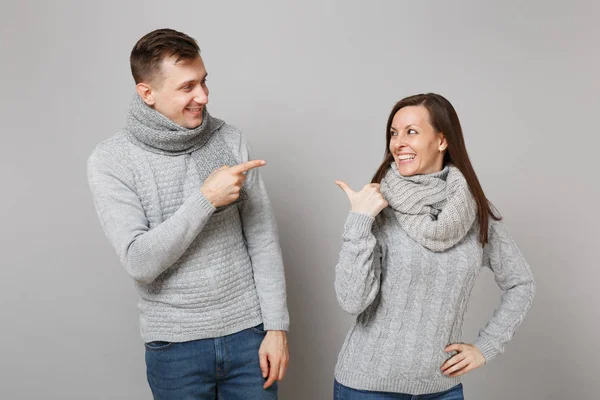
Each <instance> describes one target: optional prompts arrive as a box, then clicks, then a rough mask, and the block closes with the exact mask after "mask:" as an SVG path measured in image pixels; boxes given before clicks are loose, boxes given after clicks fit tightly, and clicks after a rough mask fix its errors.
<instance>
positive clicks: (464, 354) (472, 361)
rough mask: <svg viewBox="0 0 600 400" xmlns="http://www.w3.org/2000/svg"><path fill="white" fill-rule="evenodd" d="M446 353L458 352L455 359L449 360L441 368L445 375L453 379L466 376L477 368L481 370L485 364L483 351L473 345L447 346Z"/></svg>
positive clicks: (457, 344) (455, 344) (456, 344)
mask: <svg viewBox="0 0 600 400" xmlns="http://www.w3.org/2000/svg"><path fill="white" fill-rule="evenodd" d="M444 351H445V352H450V351H457V352H458V354H455V355H454V356H453V357H451V358H450V359H449V360H447V361H446V362H445V363H444V365H442V367H441V370H442V372H443V373H444V375H447V376H450V377H452V378H454V377H456V376H460V375H463V374H466V373H467V372H469V371H472V370H474V369H475V368H479V367H481V366H482V365H483V364H485V357H484V356H483V354H482V353H481V350H479V349H478V348H477V346H474V345H472V344H466V343H454V344H451V345H449V346H446V348H445V349H444Z"/></svg>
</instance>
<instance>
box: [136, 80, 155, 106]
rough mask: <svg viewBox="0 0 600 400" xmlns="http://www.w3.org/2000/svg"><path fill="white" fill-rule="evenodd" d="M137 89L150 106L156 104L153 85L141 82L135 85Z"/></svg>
mask: <svg viewBox="0 0 600 400" xmlns="http://www.w3.org/2000/svg"><path fill="white" fill-rule="evenodd" d="M135 90H136V92H137V94H138V95H139V96H140V97H141V98H142V100H144V103H146V104H148V105H149V106H153V105H154V103H155V100H154V95H153V93H152V87H150V85H148V84H147V83H143V82H141V83H138V84H137V85H135Z"/></svg>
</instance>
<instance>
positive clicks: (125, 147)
mask: <svg viewBox="0 0 600 400" xmlns="http://www.w3.org/2000/svg"><path fill="white" fill-rule="evenodd" d="M130 147H131V142H130V141H129V140H128V139H127V137H126V136H125V134H124V133H123V132H118V133H116V134H114V135H112V136H111V137H109V138H106V139H104V140H103V141H101V142H100V143H98V144H97V145H96V147H95V148H94V150H92V153H91V154H90V157H89V159H88V163H92V162H94V160H104V161H107V159H110V160H112V161H118V162H121V163H125V164H126V163H127V160H128V159H129V158H130V157H131V156H130V154H131V148H130Z"/></svg>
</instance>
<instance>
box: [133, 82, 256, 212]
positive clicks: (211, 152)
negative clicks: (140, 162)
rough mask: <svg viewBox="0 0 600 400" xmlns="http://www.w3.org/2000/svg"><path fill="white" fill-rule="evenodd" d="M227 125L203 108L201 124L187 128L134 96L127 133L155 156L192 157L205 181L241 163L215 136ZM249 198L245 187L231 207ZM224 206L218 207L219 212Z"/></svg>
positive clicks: (222, 141) (217, 136) (136, 95)
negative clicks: (189, 155)
mask: <svg viewBox="0 0 600 400" xmlns="http://www.w3.org/2000/svg"><path fill="white" fill-rule="evenodd" d="M224 125H225V122H224V121H222V120H220V119H217V118H213V117H211V115H210V114H209V113H208V110H207V109H206V107H204V109H203V110H202V124H200V126H198V127H196V128H194V129H188V128H185V127H183V126H181V125H179V124H177V123H175V122H173V121H171V120H170V119H169V118H167V117H165V116H164V115H162V114H161V113H159V112H158V111H156V110H154V109H153V108H151V107H149V106H148V105H147V104H146V103H145V102H144V101H143V100H142V98H141V97H140V96H139V95H138V94H137V93H135V94H134V95H133V99H132V100H131V104H130V106H129V115H128V116H127V125H126V126H125V133H126V134H127V136H128V137H129V139H130V140H131V141H132V142H133V143H134V144H136V145H137V146H139V147H141V148H143V149H144V150H148V151H151V152H153V153H157V154H161V155H166V156H178V155H182V154H191V158H192V159H193V160H194V161H195V162H196V166H197V170H198V174H199V176H200V180H201V181H202V182H204V181H205V180H206V178H207V177H208V176H209V175H210V174H211V173H212V172H213V171H214V170H216V169H218V168H220V167H222V166H223V165H228V166H233V165H236V164H238V161H237V160H236V159H235V157H234V156H233V154H232V152H231V148H230V147H229V146H228V145H227V143H226V142H225V140H224V139H223V138H222V137H221V136H222V135H216V134H215V133H216V132H217V131H218V130H219V129H221V127H223V126H224ZM197 150H201V151H197ZM247 198H248V196H247V193H246V190H245V189H244V188H243V187H242V190H241V192H240V196H239V198H238V199H237V200H236V201H234V202H233V203H231V204H236V203H238V202H240V201H244V200H246V199H247ZM231 204H230V205H231ZM225 207H227V206H222V207H218V208H217V211H221V210H222V209H224V208H225Z"/></svg>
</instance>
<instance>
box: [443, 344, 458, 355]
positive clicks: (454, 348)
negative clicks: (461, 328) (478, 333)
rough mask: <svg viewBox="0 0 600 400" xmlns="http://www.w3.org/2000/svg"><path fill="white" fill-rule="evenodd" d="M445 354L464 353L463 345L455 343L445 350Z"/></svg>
mask: <svg viewBox="0 0 600 400" xmlns="http://www.w3.org/2000/svg"><path fill="white" fill-rule="evenodd" d="M444 351H445V352H447V353H448V352H451V351H458V352H461V351H462V344H461V343H453V344H451V345H449V346H446V348H445V349H444Z"/></svg>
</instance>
